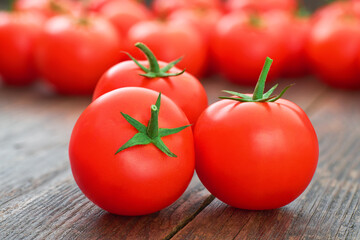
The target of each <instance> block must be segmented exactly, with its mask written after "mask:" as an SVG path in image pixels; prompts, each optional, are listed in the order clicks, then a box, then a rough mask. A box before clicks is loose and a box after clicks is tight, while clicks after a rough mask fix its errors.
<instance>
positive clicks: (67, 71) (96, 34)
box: [36, 16, 121, 94]
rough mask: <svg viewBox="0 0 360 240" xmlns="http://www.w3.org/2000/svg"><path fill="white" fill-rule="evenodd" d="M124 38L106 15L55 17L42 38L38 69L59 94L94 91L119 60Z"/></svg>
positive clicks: (47, 25) (37, 55) (38, 53)
mask: <svg viewBox="0 0 360 240" xmlns="http://www.w3.org/2000/svg"><path fill="white" fill-rule="evenodd" d="M120 40H121V39H120V38H119V36H118V34H117V32H116V30H115V28H114V27H113V26H112V25H111V24H110V23H109V22H108V21H106V20H104V19H102V18H99V17H88V18H86V19H84V18H74V17H70V16H57V17H54V18H52V19H50V20H49V21H48V22H47V23H46V25H45V28H44V31H43V34H42V36H41V39H40V43H39V47H38V49H37V54H36V58H37V64H38V68H39V70H40V72H41V74H42V76H43V77H44V78H45V80H46V81H47V82H48V83H50V84H51V85H52V86H53V87H54V88H55V90H56V91H57V92H58V93H61V94H91V93H92V92H93V90H94V88H95V85H96V83H97V81H98V80H99V78H100V77H101V75H102V74H103V73H104V72H105V71H106V70H107V69H108V68H110V67H111V66H113V65H114V64H115V63H117V62H118V59H119V55H120V48H121V45H120Z"/></svg>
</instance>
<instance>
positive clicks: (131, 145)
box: [69, 87, 195, 216]
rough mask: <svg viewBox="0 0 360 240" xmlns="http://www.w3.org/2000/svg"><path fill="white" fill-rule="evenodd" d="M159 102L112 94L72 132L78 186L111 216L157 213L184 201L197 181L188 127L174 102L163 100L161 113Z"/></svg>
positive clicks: (151, 94)
mask: <svg viewBox="0 0 360 240" xmlns="http://www.w3.org/2000/svg"><path fill="white" fill-rule="evenodd" d="M157 98H158V93H157V92H155V91H152V90H149V89H145V88H133V87H132V88H121V89H117V90H114V91H111V92H109V93H107V94H105V95H103V96H101V97H100V98H98V99H97V100H95V101H94V102H93V103H91V104H90V105H89V106H88V107H87V108H86V109H85V111H84V112H83V113H82V114H81V116H80V118H79V119H78V121H77V122H76V125H75V127H74V129H73V132H72V135H71V140H70V144H69V156H70V163H71V170H72V172H73V175H74V178H75V181H76V183H77V184H78V186H79V188H80V189H81V191H82V192H83V193H84V194H85V195H86V196H87V197H88V198H89V199H90V200H91V201H92V202H94V203H95V204H96V205H98V206H99V207H101V208H102V209H105V210H106V211H108V212H110V213H114V214H119V215H130V216H134V215H144V214H149V213H153V212H156V211H159V210H161V209H163V208H165V207H167V206H169V205H170V204H171V203H173V202H174V201H176V200H177V199H178V198H179V197H180V196H181V195H182V193H183V192H184V191H185V189H186V188H187V186H188V185H189V183H190V180H191V178H192V176H193V173H194V166H195V158H194V155H195V154H194V145H193V144H194V143H193V135H192V131H191V128H189V127H188V124H189V122H188V120H187V118H186V116H185V114H184V113H183V112H182V111H181V109H180V108H178V107H177V105H176V104H175V103H174V102H173V101H171V100H170V99H169V98H167V97H166V96H163V97H162V98H161V108H160V101H159V100H160V97H159V98H158V100H157ZM155 102H156V104H155ZM150 109H151V110H150ZM159 110H160V112H159ZM135 127H136V128H135ZM159 128H160V129H159Z"/></svg>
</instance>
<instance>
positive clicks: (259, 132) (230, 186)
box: [194, 80, 319, 210]
mask: <svg viewBox="0 0 360 240" xmlns="http://www.w3.org/2000/svg"><path fill="white" fill-rule="evenodd" d="M263 82H264V83H265V80H263ZM263 86H264V85H263ZM255 92H256V91H255ZM229 93H230V94H234V95H236V94H237V93H234V92H229ZM254 94H255V93H254ZM237 95H239V96H234V97H230V98H229V99H228V100H222V101H219V102H216V103H214V104H212V105H210V106H209V107H208V108H207V109H206V110H205V111H204V112H203V114H201V115H200V117H199V119H198V121H197V123H196V126H195V130H194V140H195V151H196V172H197V174H198V176H199V178H200V180H201V182H202V183H203V184H204V186H205V187H206V188H207V189H208V190H209V191H210V192H211V193H212V194H213V195H214V196H215V197H217V198H219V199H220V200H221V201H223V202H225V203H227V204H229V205H231V206H233V207H237V208H242V209H250V210H264V209H274V208H279V207H282V206H284V205H286V204H288V203H290V202H291V201H293V200H294V199H296V198H297V197H298V196H299V195H300V194H301V193H302V192H303V191H304V190H305V188H306V187H307V186H308V184H309V183H310V181H311V179H312V177H313V174H314V172H315V169H316V165H317V161H318V154H319V146H318V141H317V136H316V133H315V131H314V128H313V126H312V124H311V122H310V120H309V118H308V117H307V116H306V114H305V113H304V111H303V110H302V109H301V108H300V107H298V106H297V105H296V104H294V103H292V102H290V101H288V100H284V99H279V100H277V101H275V102H273V101H274V99H272V100H270V102H266V101H264V102H251V101H254V99H253V95H252V94H249V95H245V96H244V95H240V94H237ZM269 95H271V94H269ZM245 97H246V98H245ZM266 98H267V96H266V95H265V94H264V95H261V96H260V98H256V101H259V99H266ZM240 100H249V101H250V102H246V101H244V102H241V101H240Z"/></svg>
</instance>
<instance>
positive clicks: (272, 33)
mask: <svg viewBox="0 0 360 240" xmlns="http://www.w3.org/2000/svg"><path fill="white" fill-rule="evenodd" d="M286 20H287V19H286V18H284V14H282V13H280V12H276V11H272V12H269V13H261V14H257V15H254V14H248V13H245V12H232V13H230V14H227V15H225V16H224V17H223V18H222V19H221V20H220V21H219V23H218V24H217V26H216V28H215V31H214V37H213V39H212V49H213V53H214V58H215V62H216V65H217V67H218V68H219V69H220V71H221V73H222V74H224V76H225V77H226V78H227V79H229V80H230V81H231V82H234V83H238V84H244V85H255V84H256V82H257V79H258V77H259V72H260V70H261V67H262V63H263V60H264V59H265V57H266V56H270V57H272V58H274V59H275V60H276V61H277V62H276V63H275V64H274V66H273V69H272V72H271V75H270V76H269V79H273V78H275V77H276V76H278V75H279V73H280V71H281V70H282V69H283V65H284V59H285V57H286V54H287V47H286V44H285V42H286V39H287V35H288V32H287V31H286V27H285V26H286V22H285V21H286Z"/></svg>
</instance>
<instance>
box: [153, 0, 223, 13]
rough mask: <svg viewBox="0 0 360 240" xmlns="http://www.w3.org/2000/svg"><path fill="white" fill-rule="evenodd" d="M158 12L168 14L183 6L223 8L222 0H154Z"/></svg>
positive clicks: (154, 7)
mask: <svg viewBox="0 0 360 240" xmlns="http://www.w3.org/2000/svg"><path fill="white" fill-rule="evenodd" d="M152 7H153V10H154V12H155V13H156V14H158V15H161V16H166V15H168V14H170V13H172V12H174V11H177V10H179V9H183V8H217V9H220V8H221V1H220V0H154V1H153V4H152Z"/></svg>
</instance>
